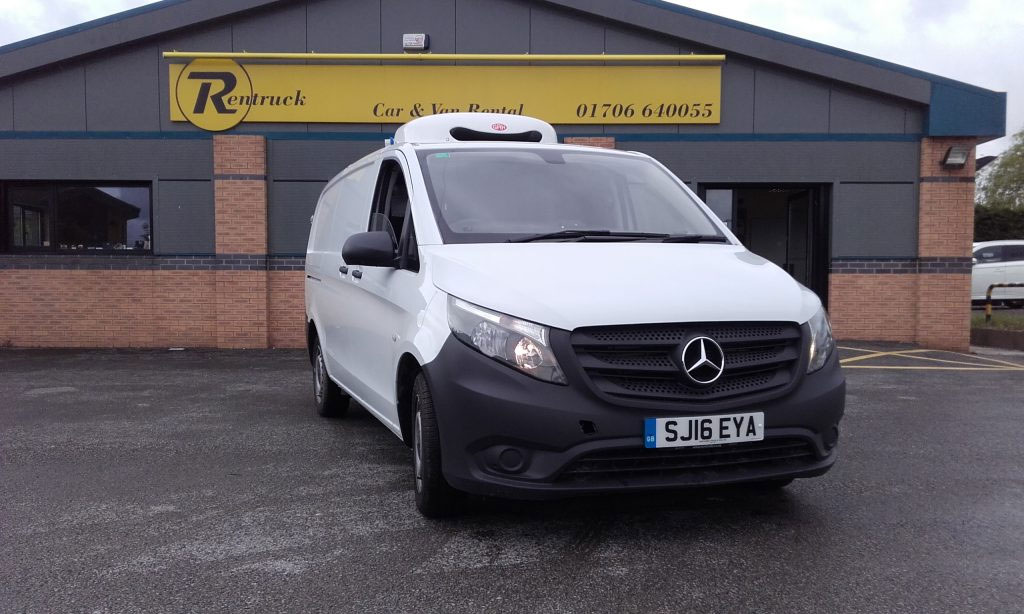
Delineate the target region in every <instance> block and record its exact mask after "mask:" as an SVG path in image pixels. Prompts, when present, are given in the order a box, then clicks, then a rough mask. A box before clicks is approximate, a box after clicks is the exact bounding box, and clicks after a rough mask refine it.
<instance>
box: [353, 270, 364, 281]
mask: <svg viewBox="0 0 1024 614" xmlns="http://www.w3.org/2000/svg"><path fill="white" fill-rule="evenodd" d="M352 277H355V278H356V279H362V278H363V272H362V271H359V270H356V271H352Z"/></svg>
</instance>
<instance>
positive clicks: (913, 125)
mask: <svg viewBox="0 0 1024 614" xmlns="http://www.w3.org/2000/svg"><path fill="white" fill-rule="evenodd" d="M924 114H925V108H924V107H908V108H907V112H906V114H905V115H904V116H903V131H904V132H905V133H907V134H921V133H923V132H924Z"/></svg>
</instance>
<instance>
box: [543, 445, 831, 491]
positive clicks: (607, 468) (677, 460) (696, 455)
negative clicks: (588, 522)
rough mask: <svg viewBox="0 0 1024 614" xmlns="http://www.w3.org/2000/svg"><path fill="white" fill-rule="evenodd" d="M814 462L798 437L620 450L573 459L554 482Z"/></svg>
mask: <svg viewBox="0 0 1024 614" xmlns="http://www.w3.org/2000/svg"><path fill="white" fill-rule="evenodd" d="M816 461H817V456H816V455H815V453H814V448H813V447H812V446H811V445H810V444H809V443H808V442H806V441H804V440H802V439H765V440H764V441H753V442H749V443H740V444H729V445H718V446H702V447H693V448H664V449H653V450H649V449H645V448H619V449H614V450H602V451H599V452H592V453H590V454H587V455H584V456H581V457H579V458H577V459H576V460H574V461H573V462H571V463H569V465H568V466H567V467H566V468H565V469H564V470H563V471H562V472H561V473H560V474H559V475H558V478H557V480H558V481H559V482H563V483H564V482H574V483H595V482H596V483H600V482H606V481H608V480H615V481H643V480H667V479H672V480H682V481H683V482H685V483H691V482H700V481H701V478H702V477H709V476H710V477H716V476H717V477H725V476H727V475H728V474H729V473H742V472H744V471H749V470H751V469H758V470H760V469H764V470H775V469H799V468H800V467H804V466H807V465H811V464H813V463H815V462H816Z"/></svg>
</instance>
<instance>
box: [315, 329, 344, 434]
mask: <svg viewBox="0 0 1024 614" xmlns="http://www.w3.org/2000/svg"><path fill="white" fill-rule="evenodd" d="M313 343H314V345H313V401H314V402H315V403H316V412H317V413H318V414H320V415H321V416H324V417H325V418H340V417H342V416H344V415H345V414H346V413H348V402H349V397H348V395H347V394H345V393H344V392H342V391H341V388H340V387H338V385H337V384H335V383H334V381H333V380H331V378H330V376H328V375H327V363H326V362H325V361H324V353H323V350H321V349H320V342H319V341H314V342H313Z"/></svg>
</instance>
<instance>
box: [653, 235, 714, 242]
mask: <svg viewBox="0 0 1024 614" xmlns="http://www.w3.org/2000/svg"><path fill="white" fill-rule="evenodd" d="M661 242H662V243H728V242H729V240H728V239H726V238H725V237H724V236H722V235H671V236H667V237H665V238H664V239H662V241H661Z"/></svg>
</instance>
